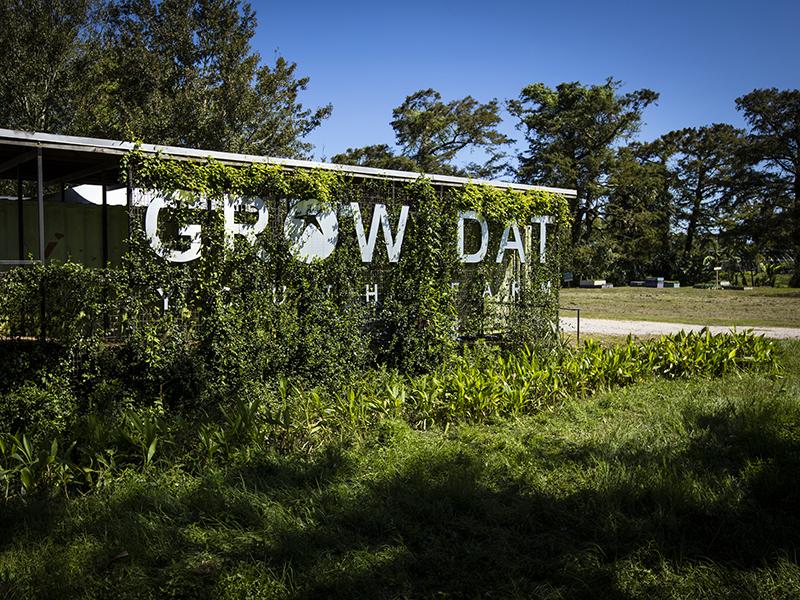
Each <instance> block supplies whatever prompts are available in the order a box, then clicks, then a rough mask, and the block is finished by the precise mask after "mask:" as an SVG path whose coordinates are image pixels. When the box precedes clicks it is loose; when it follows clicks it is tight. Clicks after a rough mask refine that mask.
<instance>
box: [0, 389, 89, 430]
mask: <svg viewBox="0 0 800 600" xmlns="http://www.w3.org/2000/svg"><path fill="white" fill-rule="evenodd" d="M77 414H78V410H77V402H76V400H75V397H74V396H73V394H72V390H71V389H70V386H69V383H68V382H67V381H65V380H64V379H63V378H61V377H56V376H49V377H47V378H46V379H45V381H44V382H43V383H34V382H30V381H29V382H26V383H24V384H23V385H22V386H20V387H19V388H17V389H15V390H13V391H10V392H7V393H5V394H3V395H2V396H0V432H5V433H14V432H20V431H22V432H26V433H27V434H28V436H29V437H30V438H31V440H32V441H36V442H40V441H42V442H44V441H46V442H50V441H52V440H53V439H60V438H63V436H64V435H65V434H66V433H67V431H68V430H69V429H70V427H71V426H72V425H73V423H74V422H75V419H76V416H77Z"/></svg>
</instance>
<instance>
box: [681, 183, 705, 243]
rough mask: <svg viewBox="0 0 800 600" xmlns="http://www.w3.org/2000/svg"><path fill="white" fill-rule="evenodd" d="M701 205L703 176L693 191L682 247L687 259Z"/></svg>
mask: <svg viewBox="0 0 800 600" xmlns="http://www.w3.org/2000/svg"><path fill="white" fill-rule="evenodd" d="M702 205H703V175H702V173H701V174H700V176H699V177H698V178H697V187H696V188H695V189H694V202H693V203H692V214H691V215H690V216H689V225H688V226H687V227H686V243H685V244H684V246H683V255H684V257H688V256H689V254H691V252H692V246H693V245H694V234H695V230H696V229H697V221H698V220H699V218H700V208H701V207H702Z"/></svg>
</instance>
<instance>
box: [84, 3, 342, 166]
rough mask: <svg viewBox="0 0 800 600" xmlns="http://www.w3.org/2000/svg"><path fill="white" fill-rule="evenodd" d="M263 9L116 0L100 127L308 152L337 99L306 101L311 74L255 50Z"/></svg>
mask: <svg viewBox="0 0 800 600" xmlns="http://www.w3.org/2000/svg"><path fill="white" fill-rule="evenodd" d="M255 27H256V17H255V13H254V12H253V10H252V8H251V7H250V5H249V4H247V3H241V2H239V1H238V0H236V1H231V0H161V1H156V0H129V1H127V2H120V3H112V4H110V5H109V6H108V8H107V11H106V21H105V27H104V32H103V41H104V49H105V53H106V58H105V60H106V68H105V69H104V73H103V75H104V77H105V79H106V80H107V82H108V84H109V85H107V86H105V88H103V89H104V94H103V99H102V101H100V102H97V103H96V106H98V107H100V110H101V111H102V113H103V114H102V115H101V116H100V118H96V119H95V122H96V124H97V134H100V135H107V136H109V137H122V136H126V135H128V132H133V133H134V134H136V135H137V136H139V137H142V138H144V139H146V140H148V141H152V142H156V143H162V144H174V145H181V146H193V147H199V148H207V149H210V150H226V151H232V152H249V153H254V154H271V155H279V156H304V155H305V154H306V153H307V152H308V150H309V145H308V144H306V143H304V142H303V141H302V137H303V136H305V135H306V134H307V133H309V132H310V131H311V130H313V129H314V128H315V127H317V126H319V124H320V123H321V121H322V120H323V119H324V118H326V117H327V116H328V115H329V114H330V111H331V107H330V106H326V107H322V108H319V109H317V110H315V111H310V110H306V109H304V108H303V106H302V105H301V104H300V103H299V102H298V95H299V93H300V92H301V91H302V90H304V89H305V87H306V85H307V84H308V79H307V78H301V79H296V78H295V69H296V65H294V64H291V63H288V62H287V61H286V60H285V59H283V58H278V59H277V61H276V63H275V66H274V67H273V68H270V67H268V66H264V65H260V60H261V59H260V57H259V55H258V54H257V53H255V52H253V51H252V50H251V48H250V40H251V39H252V37H253V35H254V33H255Z"/></svg>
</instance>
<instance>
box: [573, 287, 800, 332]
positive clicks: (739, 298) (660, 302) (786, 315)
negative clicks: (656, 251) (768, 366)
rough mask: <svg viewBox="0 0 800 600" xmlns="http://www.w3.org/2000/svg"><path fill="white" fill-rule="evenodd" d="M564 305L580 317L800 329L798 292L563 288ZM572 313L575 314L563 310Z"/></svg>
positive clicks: (789, 290) (773, 290)
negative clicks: (575, 309) (577, 309)
mask: <svg viewBox="0 0 800 600" xmlns="http://www.w3.org/2000/svg"><path fill="white" fill-rule="evenodd" d="M561 305H562V306H571V307H578V308H580V309H581V317H586V318H597V319H628V320H642V321H666V322H672V323H697V324H700V325H727V326H733V325H736V326H742V327H746V326H751V327H752V326H756V325H763V326H773V327H800V290H795V289H788V288H756V289H753V290H747V291H726V290H700V289H694V288H679V289H651V288H631V287H622V288H613V289H599V290H595V289H586V290H583V289H576V288H571V289H562V290H561ZM563 316H569V317H574V316H575V313H574V312H572V311H570V312H564V313H563Z"/></svg>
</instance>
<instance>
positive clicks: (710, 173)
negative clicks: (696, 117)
mask: <svg viewBox="0 0 800 600" xmlns="http://www.w3.org/2000/svg"><path fill="white" fill-rule="evenodd" d="M743 134H744V132H743V131H741V130H739V129H736V128H734V127H733V126H731V125H728V124H725V123H716V124H714V125H709V126H706V127H699V128H687V129H681V130H679V131H672V132H670V133H668V134H666V135H665V136H663V138H662V139H663V140H664V141H665V142H666V143H667V144H671V145H672V146H673V147H674V149H675V152H676V154H677V159H676V161H675V163H674V165H673V166H672V171H673V178H672V184H673V192H674V195H675V204H676V207H677V209H678V215H677V217H678V221H679V222H685V223H686V236H685V238H684V243H683V258H684V260H687V261H688V259H689V257H690V255H691V254H692V251H693V250H694V248H695V243H696V238H697V236H698V234H699V233H703V232H707V231H710V230H711V229H716V227H717V226H718V225H719V215H720V208H721V204H722V202H723V199H724V197H725V195H726V194H727V193H728V192H729V190H730V189H731V186H732V184H733V181H734V175H735V173H736V172H737V155H738V153H739V152H740V148H741V145H742V143H743Z"/></svg>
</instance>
